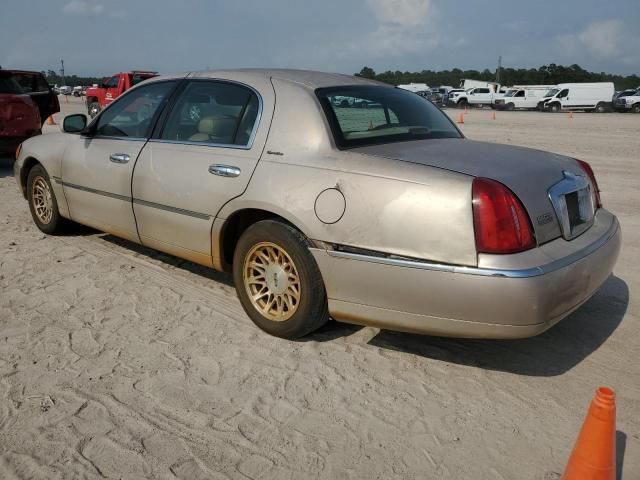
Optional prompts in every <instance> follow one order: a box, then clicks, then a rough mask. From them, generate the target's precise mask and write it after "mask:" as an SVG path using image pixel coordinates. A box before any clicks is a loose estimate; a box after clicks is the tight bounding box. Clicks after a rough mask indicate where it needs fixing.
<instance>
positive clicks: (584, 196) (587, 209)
mask: <svg viewBox="0 0 640 480" xmlns="http://www.w3.org/2000/svg"><path fill="white" fill-rule="evenodd" d="M564 201H565V204H566V205H567V214H568V217H569V227H570V229H571V235H576V234H578V233H579V232H580V231H583V230H584V228H585V227H586V226H587V225H588V224H590V223H591V222H592V221H593V214H594V211H593V202H592V201H591V191H590V189H589V188H582V189H580V190H578V191H575V192H571V193H567V194H566V195H565V196H564Z"/></svg>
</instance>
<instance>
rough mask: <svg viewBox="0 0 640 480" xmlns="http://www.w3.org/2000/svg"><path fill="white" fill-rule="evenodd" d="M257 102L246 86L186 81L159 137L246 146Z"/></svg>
mask: <svg viewBox="0 0 640 480" xmlns="http://www.w3.org/2000/svg"><path fill="white" fill-rule="evenodd" d="M259 107H260V102H259V99H258V96H257V95H256V93H255V92H254V91H253V90H251V89H250V88H248V87H245V86H242V85H238V84H235V83H229V82H223V81H193V82H190V83H189V84H188V85H187V87H186V88H185V89H184V91H183V92H182V93H181V94H180V97H179V98H178V100H177V101H176V103H175V105H174V106H173V108H172V110H171V114H170V115H169V117H168V119H167V123H166V125H165V127H164V128H163V130H162V133H161V135H160V138H162V139H163V140H171V141H177V142H197V143H207V144H217V145H238V146H247V145H248V144H249V141H250V139H251V135H252V133H253V130H254V127H255V124H256V120H257V118H258V111H259Z"/></svg>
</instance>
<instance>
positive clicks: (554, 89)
mask: <svg viewBox="0 0 640 480" xmlns="http://www.w3.org/2000/svg"><path fill="white" fill-rule="evenodd" d="M559 91H560V89H559V88H552V89H551V90H549V91H548V92H547V93H545V94H544V96H545V97H553V96H554V95H555V94H556V93H558V92H559Z"/></svg>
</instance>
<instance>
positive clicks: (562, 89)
mask: <svg viewBox="0 0 640 480" xmlns="http://www.w3.org/2000/svg"><path fill="white" fill-rule="evenodd" d="M614 93H615V88H614V86H613V83H612V82H598V83H561V84H559V85H556V86H555V87H553V88H552V89H550V90H549V91H548V92H547V93H546V94H545V96H544V97H543V98H542V99H541V100H540V103H539V104H538V107H539V108H540V109H541V110H546V111H549V112H559V111H561V110H584V111H587V112H598V113H604V112H610V111H611V110H612V104H611V101H612V99H613V94H614Z"/></svg>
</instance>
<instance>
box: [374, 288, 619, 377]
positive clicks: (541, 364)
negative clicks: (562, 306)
mask: <svg viewBox="0 0 640 480" xmlns="http://www.w3.org/2000/svg"><path fill="white" fill-rule="evenodd" d="M628 304H629V289H628V287H627V284H626V283H625V282H624V280H622V279H620V278H618V277H616V276H611V277H609V279H608V280H607V281H606V282H605V283H604V285H603V286H602V287H601V288H600V290H599V291H598V292H597V293H596V294H595V295H594V296H593V297H592V298H591V299H590V300H589V301H588V302H587V303H585V304H584V305H583V306H582V307H580V308H579V309H578V310H576V311H575V312H574V313H572V314H571V315H569V316H568V317H567V318H565V319H564V320H562V321H561V322H559V323H558V324H557V325H556V326H554V327H553V328H551V329H550V330H547V331H546V332H544V333H543V334H541V335H538V336H536V337H531V338H525V339H520V340H469V339H454V338H442V337H428V336H421V335H413V334H407V333H397V332H390V331H386V330H382V331H380V333H379V334H378V335H376V336H375V337H374V338H372V339H371V340H370V341H369V344H370V345H375V346H377V347H381V348H386V349H389V350H396V351H400V352H406V353H411V354H413V355H420V356H422V357H426V358H432V359H436V360H441V361H443V362H449V363H457V364H460V365H470V366H474V367H479V368H485V369H489V370H499V371H504V372H510V373H516V374H518V375H529V376H543V377H549V376H555V375H561V374H563V373H564V372H566V371H568V370H570V369H571V368H573V367H574V366H575V365H577V364H578V363H580V362H581V361H582V360H584V359H585V358H586V357H588V356H589V355H590V354H591V353H592V352H594V351H595V350H597V349H598V348H599V347H600V345H602V344H603V343H604V341H605V340H606V339H607V338H609V336H610V335H611V334H612V333H613V332H614V331H615V329H616V328H617V327H618V325H619V324H620V322H621V321H622V319H623V318H624V315H625V312H626V311H627V306H628Z"/></svg>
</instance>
